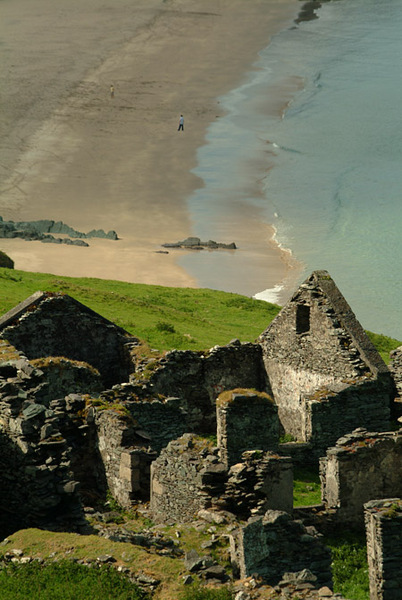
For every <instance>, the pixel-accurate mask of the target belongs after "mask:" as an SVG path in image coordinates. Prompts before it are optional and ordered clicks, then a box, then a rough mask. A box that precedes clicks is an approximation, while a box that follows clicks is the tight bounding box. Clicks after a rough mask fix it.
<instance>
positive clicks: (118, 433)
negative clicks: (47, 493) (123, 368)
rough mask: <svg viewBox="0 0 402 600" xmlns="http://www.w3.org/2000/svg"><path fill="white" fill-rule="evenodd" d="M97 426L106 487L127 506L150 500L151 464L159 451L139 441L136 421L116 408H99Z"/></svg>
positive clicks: (98, 444) (96, 417) (96, 416)
mask: <svg viewBox="0 0 402 600" xmlns="http://www.w3.org/2000/svg"><path fill="white" fill-rule="evenodd" d="M95 426H96V432H97V446H98V450H99V454H100V459H101V461H102V465H103V468H104V472H105V480H106V484H107V489H109V490H110V492H111V493H112V495H113V497H114V498H115V499H116V500H117V501H118V502H119V504H121V506H124V507H127V508H129V507H130V506H131V505H132V503H133V501H134V500H135V499H137V500H141V499H142V500H147V499H148V498H149V487H150V464H151V462H152V461H153V460H155V458H156V457H157V453H156V452H155V451H153V450H151V449H150V448H149V446H148V444H147V443H145V444H144V445H143V446H141V445H140V444H139V440H138V437H137V436H136V434H135V423H133V421H132V419H131V418H130V417H129V416H127V415H126V414H119V413H118V412H117V411H116V410H102V411H96V412H95Z"/></svg>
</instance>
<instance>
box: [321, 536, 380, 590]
mask: <svg viewBox="0 0 402 600" xmlns="http://www.w3.org/2000/svg"><path fill="white" fill-rule="evenodd" d="M325 543H326V544H327V546H329V547H330V548H331V552H332V576H333V580H334V592H336V593H338V594H342V596H344V597H345V598H348V599H349V600H369V598H370V589H369V577H368V566H367V550H366V541H365V539H364V536H358V535H354V534H350V533H349V534H345V533H342V534H339V535H338V536H333V537H329V538H327V539H326V540H325Z"/></svg>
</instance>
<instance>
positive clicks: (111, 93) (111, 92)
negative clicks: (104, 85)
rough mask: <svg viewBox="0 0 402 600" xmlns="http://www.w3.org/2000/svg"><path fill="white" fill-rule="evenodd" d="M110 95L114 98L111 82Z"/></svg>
mask: <svg viewBox="0 0 402 600" xmlns="http://www.w3.org/2000/svg"><path fill="white" fill-rule="evenodd" d="M110 97H111V98H114V85H113V83H112V85H111V86H110Z"/></svg>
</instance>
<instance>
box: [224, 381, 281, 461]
mask: <svg viewBox="0 0 402 600" xmlns="http://www.w3.org/2000/svg"><path fill="white" fill-rule="evenodd" d="M216 414H217V438H218V446H219V451H220V457H221V460H222V462H223V463H224V464H225V465H226V466H227V467H229V466H231V465H233V464H235V463H237V462H238V461H239V460H240V459H241V455H242V454H243V452H245V451H246V450H253V449H256V448H258V449H259V450H263V451H267V450H277V449H278V443H279V420H278V409H277V407H276V405H275V404H274V402H273V400H272V398H270V397H269V396H268V395H267V394H264V393H254V392H251V391H247V390H243V391H241V390H239V391H233V392H224V393H223V394H220V395H219V397H218V398H217V401H216Z"/></svg>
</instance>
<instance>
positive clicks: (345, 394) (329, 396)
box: [300, 378, 391, 457]
mask: <svg viewBox="0 0 402 600" xmlns="http://www.w3.org/2000/svg"><path fill="white" fill-rule="evenodd" d="M301 408H302V416H303V419H300V421H301V435H302V439H304V440H305V441H306V442H309V443H310V444H311V445H312V447H313V453H314V455H315V456H317V457H319V456H323V455H324V454H325V451H326V449H327V448H329V447H330V446H332V445H333V444H335V443H336V440H337V439H338V438H340V437H342V436H343V435H345V434H348V433H350V432H351V431H353V430H354V429H356V428H358V427H363V428H366V429H369V430H370V431H384V430H385V429H387V428H388V427H389V421H390V417H391V414H390V399H389V387H388V384H387V382H383V381H382V380H381V379H378V380H374V381H373V380H371V379H369V378H363V379H361V380H353V382H343V383H339V384H334V385H332V386H329V387H328V388H325V389H320V390H317V391H316V392H314V393H313V394H310V395H307V396H305V397H304V398H302V400H301Z"/></svg>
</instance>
